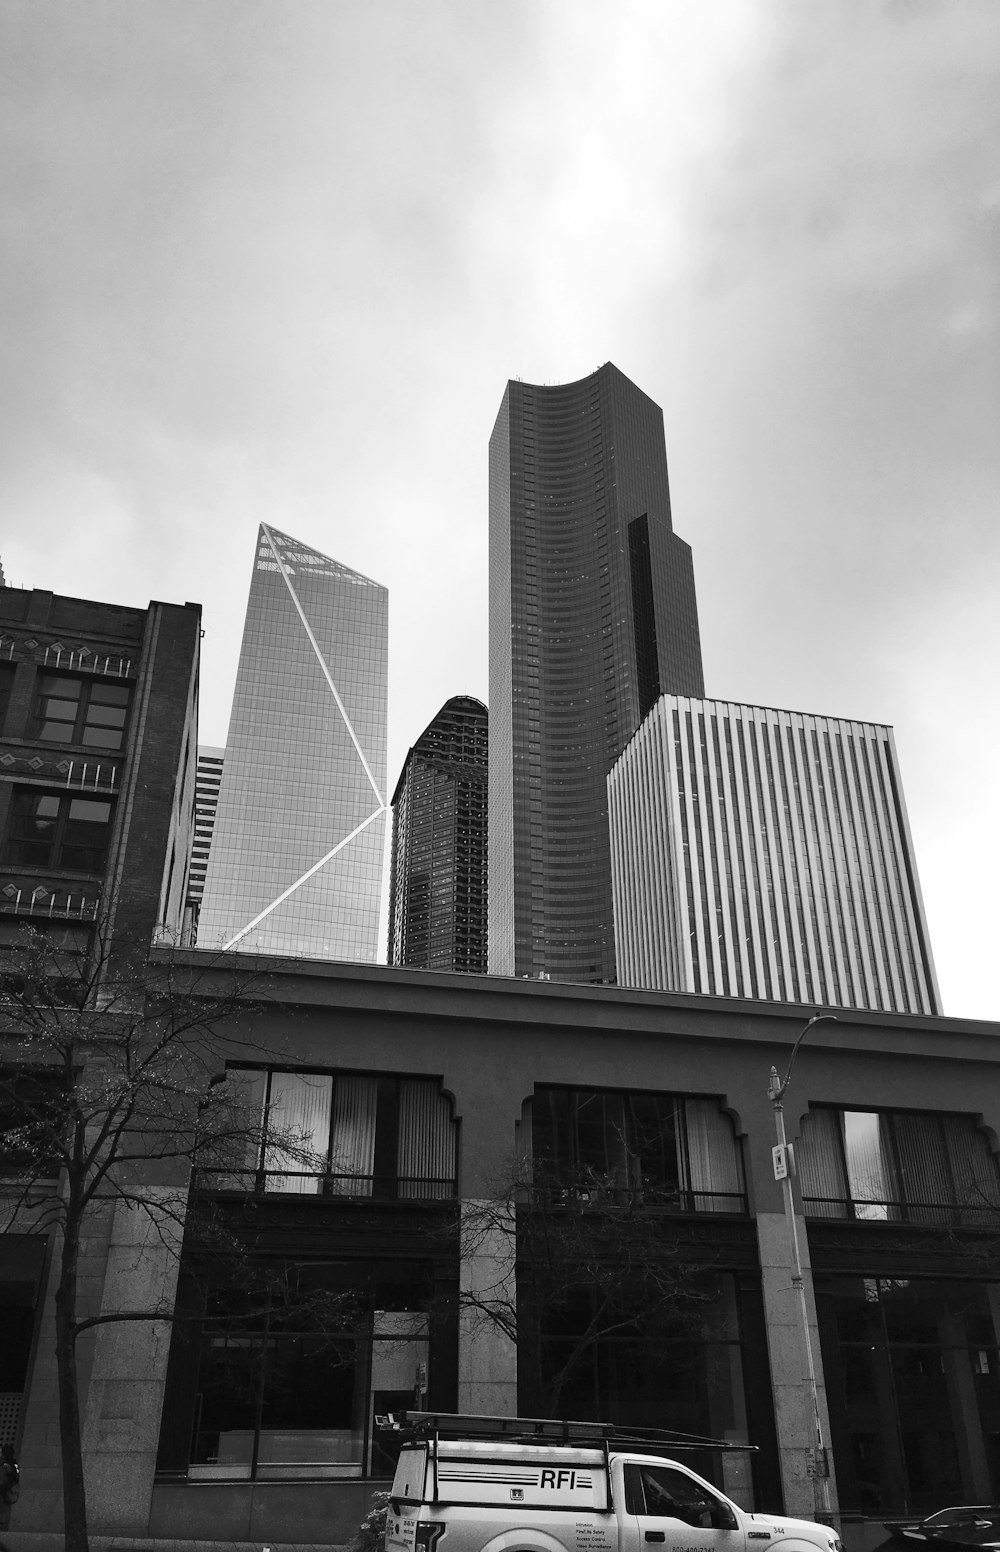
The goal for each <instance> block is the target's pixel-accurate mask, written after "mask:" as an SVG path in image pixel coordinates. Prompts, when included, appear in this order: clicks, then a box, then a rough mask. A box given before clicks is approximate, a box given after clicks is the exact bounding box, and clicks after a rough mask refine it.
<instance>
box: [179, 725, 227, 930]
mask: <svg viewBox="0 0 1000 1552" xmlns="http://www.w3.org/2000/svg"><path fill="white" fill-rule="evenodd" d="M225 759H226V751H225V750H224V749H216V748H213V747H211V746H210V745H208V744H199V746H198V767H197V771H196V774H195V781H194V835H193V837H192V840H191V861H190V863H189V864H188V880H187V899H186V900H185V902H184V942H185V943H190V944H193V943H196V942H197V940H198V915H199V912H200V911H201V898H202V895H203V894H204V893H205V874H206V873H207V871H208V854H209V852H210V851H211V848H212V835H213V832H214V830H215V816H216V814H217V813H218V811H219V788H220V787H221V785H222V767H223V765H224V764H225Z"/></svg>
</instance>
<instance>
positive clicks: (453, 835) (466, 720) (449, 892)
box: [389, 695, 489, 974]
mask: <svg viewBox="0 0 1000 1552" xmlns="http://www.w3.org/2000/svg"><path fill="white" fill-rule="evenodd" d="M488 738H489V724H488V716H487V711H486V707H485V706H484V705H483V703H482V701H479V700H476V699H474V697H472V696H471V695H456V696H453V697H452V699H451V700H449V701H446V702H445V704H444V706H442V708H441V710H440V711H439V712H438V714H437V716H436V717H435V718H434V720H433V722H431V723H430V725H429V726H428V727H427V728H426V729H425V730H424V732H423V733H422V734H421V736H420V737H419V738H418V739H417V742H416V743H415V744H414V746H413V748H412V749H411V750H410V752H409V754H408V755H407V757H406V762H405V764H404V766H403V770H402V773H401V775H400V778H399V782H398V783H397V786H396V791H395V793H394V794H393V799H392V868H391V875H390V880H389V963H390V964H391V965H410V966H417V967H420V968H423V969H426V970H464V971H475V972H477V973H479V974H485V972H486V968H487V889H486V878H487V827H488V793H487V782H488Z"/></svg>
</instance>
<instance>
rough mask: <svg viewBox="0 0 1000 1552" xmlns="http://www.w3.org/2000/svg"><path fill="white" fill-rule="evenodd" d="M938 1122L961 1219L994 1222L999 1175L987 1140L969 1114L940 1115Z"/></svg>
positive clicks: (999, 1200) (998, 1205)
mask: <svg viewBox="0 0 1000 1552" xmlns="http://www.w3.org/2000/svg"><path fill="white" fill-rule="evenodd" d="M941 1121H942V1126H943V1129H944V1140H945V1147H946V1148H947V1150H948V1161H949V1163H950V1165H951V1174H952V1180H953V1181H954V1187H955V1200H956V1202H958V1203H959V1205H960V1207H961V1209H962V1211H961V1220H962V1222H963V1223H968V1224H975V1223H980V1224H995V1223H996V1222H997V1218H998V1215H1000V1212H998V1210H1000V1178H998V1175H997V1161H996V1159H995V1158H994V1156H993V1154H992V1152H991V1151H990V1145H989V1143H988V1142H987V1140H986V1138H985V1137H984V1136H983V1134H982V1132H981V1131H980V1130H979V1128H978V1126H977V1125H976V1123H975V1121H974V1120H973V1118H972V1116H942V1117H941Z"/></svg>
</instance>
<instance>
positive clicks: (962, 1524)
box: [885, 1504, 1000, 1547]
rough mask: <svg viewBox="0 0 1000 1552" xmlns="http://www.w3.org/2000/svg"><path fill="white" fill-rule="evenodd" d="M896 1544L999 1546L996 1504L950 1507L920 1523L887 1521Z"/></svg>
mask: <svg viewBox="0 0 1000 1552" xmlns="http://www.w3.org/2000/svg"><path fill="white" fill-rule="evenodd" d="M885 1528H886V1530H887V1531H888V1532H889V1534H890V1536H892V1537H893V1539H894V1540H896V1541H907V1542H910V1543H913V1542H915V1541H917V1542H928V1541H931V1542H934V1544H935V1545H937V1546H941V1547H952V1546H954V1547H969V1546H973V1547H989V1546H1000V1504H953V1505H952V1506H951V1507H950V1508H948V1509H937V1510H936V1511H935V1512H934V1513H933V1514H928V1515H927V1516H926V1517H925V1518H924V1519H922V1520H891V1521H887V1522H886V1526H885Z"/></svg>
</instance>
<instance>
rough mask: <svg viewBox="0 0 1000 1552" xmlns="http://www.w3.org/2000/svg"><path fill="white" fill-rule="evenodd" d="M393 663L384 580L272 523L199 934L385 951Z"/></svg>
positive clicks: (256, 588) (289, 949) (256, 584)
mask: <svg viewBox="0 0 1000 1552" xmlns="http://www.w3.org/2000/svg"><path fill="white" fill-rule="evenodd" d="M387 663H388V594H387V592H386V589H385V588H384V587H381V586H380V585H379V584H378V583H377V582H372V581H371V580H370V579H369V578H368V577H363V576H360V575H359V574H358V573H357V572H356V571H350V570H349V569H348V568H347V567H346V566H342V565H340V564H339V563H338V562H337V561H334V560H330V559H329V557H328V556H326V555H321V554H319V552H318V551H316V550H312V549H309V548H308V547H307V546H306V545H304V544H300V543H299V542H298V540H296V539H291V538H289V536H288V535H287V534H283V533H279V532H278V530H277V529H275V528H271V527H269V526H267V525H265V524H262V525H261V529H260V534H259V537H258V544H257V557H256V563H255V567H254V572H253V578H252V581H251V585H250V599H249V603H248V605H247V616H246V625H245V627H244V632H243V645H242V648H241V651H240V661H239V669H238V671H237V676H236V693H235V696H234V699H233V711H232V717H231V720H230V725H229V738H228V742H227V744H226V751H225V764H224V766H223V774H222V784H221V789H220V792H219V806H218V813H217V816H216V821H215V831H214V834H213V837H212V846H211V851H210V854H209V860H208V871H207V875H206V878H205V891H204V897H203V900H202V905H201V914H200V918H199V925H198V945H199V947H201V948H220V949H221V948H225V949H236V950H240V951H245V952H253V953H262V954H288V955H305V956H309V957H312V958H322V959H350V960H363V961H367V962H369V963H371V962H374V960H375V958H376V954H377V951H378V915H379V899H380V893H381V884H382V872H383V848H384V834H385V810H386V803H385V791H386V705H387V682H386V681H387Z"/></svg>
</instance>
